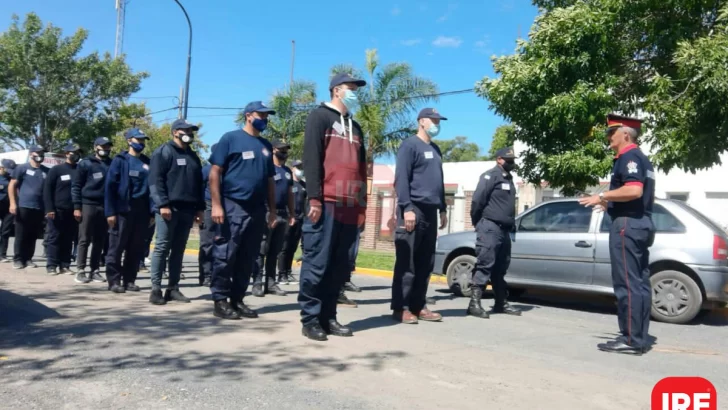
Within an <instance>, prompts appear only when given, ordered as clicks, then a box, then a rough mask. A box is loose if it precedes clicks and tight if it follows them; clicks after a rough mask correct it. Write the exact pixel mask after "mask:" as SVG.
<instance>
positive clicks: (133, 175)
mask: <svg viewBox="0 0 728 410" xmlns="http://www.w3.org/2000/svg"><path fill="white" fill-rule="evenodd" d="M129 176H130V177H138V176H139V171H137V170H135V169H132V170H129Z"/></svg>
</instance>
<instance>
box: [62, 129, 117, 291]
mask: <svg viewBox="0 0 728 410" xmlns="http://www.w3.org/2000/svg"><path fill="white" fill-rule="evenodd" d="M110 153H111V141H110V140H109V139H108V138H106V137H99V138H96V140H95V141H94V153H93V154H92V155H89V156H88V157H86V158H84V159H83V160H81V162H79V163H78V168H77V169H76V177H75V178H74V179H73V183H72V185H71V197H72V199H73V208H74V211H73V216H74V217H75V218H76V221H78V222H79V223H80V225H79V228H78V258H77V259H76V267H77V268H78V273H77V274H76V282H79V283H88V282H91V281H93V282H98V283H104V282H106V278H104V277H103V276H101V270H100V268H101V262H102V253H103V250H104V248H105V247H106V246H107V245H106V244H107V243H108V239H107V237H108V231H109V228H108V226H107V224H106V216H105V214H104V181H105V180H106V173H107V172H108V170H109V165H110V164H111V159H110V158H109V154H110ZM89 247H91V259H90V261H89V260H88V259H87V258H88V250H89ZM87 263H89V264H88V265H87ZM87 266H89V267H90V269H88V270H87V269H86V267H87Z"/></svg>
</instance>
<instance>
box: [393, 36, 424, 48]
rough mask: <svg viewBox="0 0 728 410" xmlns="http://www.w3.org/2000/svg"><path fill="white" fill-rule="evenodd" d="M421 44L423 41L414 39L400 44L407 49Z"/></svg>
mask: <svg viewBox="0 0 728 410" xmlns="http://www.w3.org/2000/svg"><path fill="white" fill-rule="evenodd" d="M421 42H422V39H419V38H412V39H409V40H402V41H400V42H399V43H400V44H402V45H403V46H405V47H412V46H416V45H417V44H420V43H421Z"/></svg>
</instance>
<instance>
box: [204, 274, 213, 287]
mask: <svg viewBox="0 0 728 410" xmlns="http://www.w3.org/2000/svg"><path fill="white" fill-rule="evenodd" d="M202 286H204V287H206V288H209V287H210V286H212V278H211V277H209V276H206V277H205V279H204V280H203V281H202Z"/></svg>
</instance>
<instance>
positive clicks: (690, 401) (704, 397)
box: [651, 377, 718, 410]
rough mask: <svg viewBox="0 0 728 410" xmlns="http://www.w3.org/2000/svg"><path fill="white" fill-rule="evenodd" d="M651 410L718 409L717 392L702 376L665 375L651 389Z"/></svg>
mask: <svg viewBox="0 0 728 410" xmlns="http://www.w3.org/2000/svg"><path fill="white" fill-rule="evenodd" d="M651 409H652V410H718V392H717V391H715V386H713V383H711V382H709V381H708V380H706V379H704V378H702V377H666V378H664V379H662V380H660V381H659V382H657V384H656V385H655V387H654V388H653V389H652V407H651Z"/></svg>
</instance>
